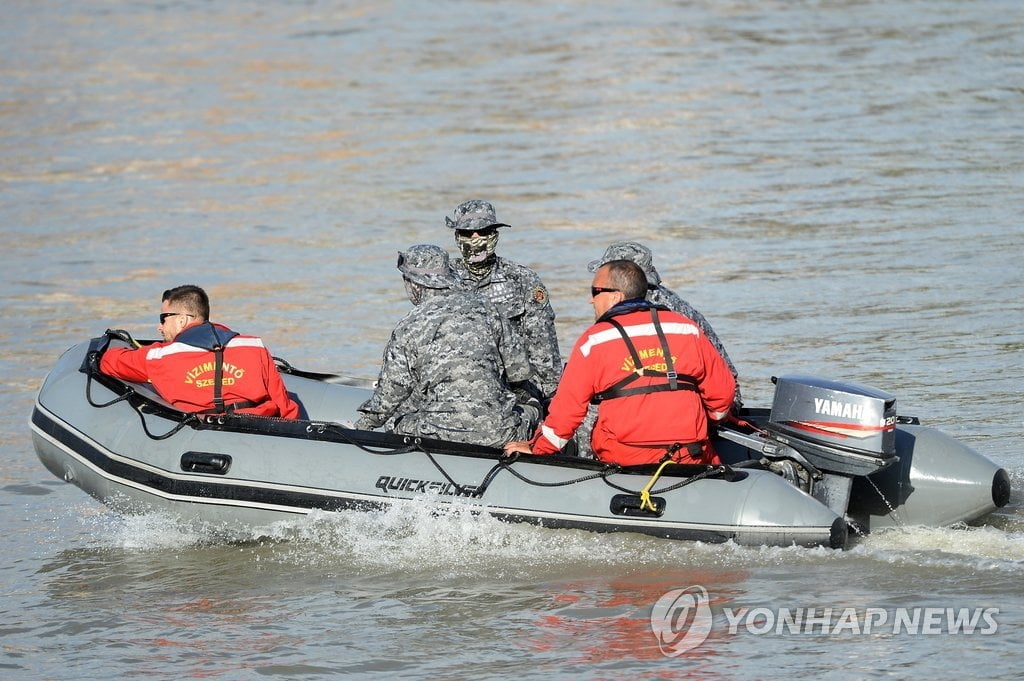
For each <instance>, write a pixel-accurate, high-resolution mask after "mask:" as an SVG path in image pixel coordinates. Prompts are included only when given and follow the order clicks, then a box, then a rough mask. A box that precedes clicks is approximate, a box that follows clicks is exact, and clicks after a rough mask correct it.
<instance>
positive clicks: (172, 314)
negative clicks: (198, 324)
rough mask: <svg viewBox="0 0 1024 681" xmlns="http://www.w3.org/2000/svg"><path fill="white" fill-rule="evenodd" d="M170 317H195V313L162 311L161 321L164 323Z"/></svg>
mask: <svg viewBox="0 0 1024 681" xmlns="http://www.w3.org/2000/svg"><path fill="white" fill-rule="evenodd" d="M168 317H195V315H194V314H188V313H187V312H161V313H160V323H161V324H163V323H164V322H166V321H167V319H168Z"/></svg>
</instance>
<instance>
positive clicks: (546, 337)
mask: <svg viewBox="0 0 1024 681" xmlns="http://www.w3.org/2000/svg"><path fill="white" fill-rule="evenodd" d="M445 222H446V223H447V225H448V227H450V228H451V229H454V230H455V243H456V245H458V247H459V252H460V253H461V254H462V258H460V259H457V260H455V261H453V262H452V267H453V268H454V269H455V272H456V273H457V274H458V275H459V277H460V278H461V279H462V281H463V284H464V285H465V286H467V287H468V288H471V289H475V290H476V291H478V292H479V293H481V294H482V295H483V296H484V297H485V298H487V299H488V300H490V301H491V302H492V303H494V306H495V307H497V308H498V310H499V311H500V312H502V313H503V314H504V315H505V317H506V318H507V319H508V320H509V323H510V324H511V325H512V330H513V331H515V332H516V333H517V334H519V337H520V338H521V339H522V343H523V346H524V347H525V348H526V353H527V355H528V356H529V359H530V366H531V367H532V368H533V374H534V375H533V379H532V381H533V383H534V385H535V386H536V387H537V388H538V389H539V391H540V392H541V393H542V397H550V396H551V395H552V394H554V392H555V388H556V387H558V379H559V378H560V377H561V375H562V356H561V354H560V352H559V349H558V338H557V336H556V335H555V312H554V310H552V309H551V302H550V300H549V299H548V290H547V289H546V288H545V287H544V284H543V283H542V282H541V280H540V277H539V276H537V273H536V272H534V271H533V270H531V269H530V268H529V267H526V266H525V265H520V264H518V263H515V262H512V261H511V260H506V259H505V258H502V257H500V256H498V255H496V254H495V252H494V250H495V247H496V246H497V244H498V228H499V227H508V226H509V225H507V224H505V223H504V222H498V219H497V217H496V216H495V213H494V206H492V205H491V204H489V203H488V202H486V201H466V202H465V203H462V204H460V205H459V206H458V207H457V208H456V209H455V213H454V219H453V218H449V217H446V218H445Z"/></svg>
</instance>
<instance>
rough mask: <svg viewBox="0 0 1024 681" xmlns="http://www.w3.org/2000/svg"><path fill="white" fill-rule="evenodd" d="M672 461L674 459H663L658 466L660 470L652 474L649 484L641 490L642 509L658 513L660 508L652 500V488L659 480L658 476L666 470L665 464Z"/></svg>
mask: <svg viewBox="0 0 1024 681" xmlns="http://www.w3.org/2000/svg"><path fill="white" fill-rule="evenodd" d="M670 463H672V459H665V460H664V461H662V462H661V465H660V466H658V470H656V471H654V475H652V476H651V479H650V481H649V482H648V483H647V486H646V487H644V488H643V489H642V490H640V510H641V511H651V512H652V513H657V511H658V509H656V508H655V507H654V502H653V501H651V488H652V487H654V483H656V482H658V478H660V477H661V472H662V471H663V470H665V466H667V465H669V464H670Z"/></svg>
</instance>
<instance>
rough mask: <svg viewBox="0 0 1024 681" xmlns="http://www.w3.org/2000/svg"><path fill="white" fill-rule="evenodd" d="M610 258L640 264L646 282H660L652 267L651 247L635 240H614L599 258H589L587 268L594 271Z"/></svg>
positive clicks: (610, 259) (654, 284)
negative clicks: (645, 276)
mask: <svg viewBox="0 0 1024 681" xmlns="http://www.w3.org/2000/svg"><path fill="white" fill-rule="evenodd" d="M612 260H631V261H633V262H635V263H636V264H637V265H639V266H640V269H642V270H643V271H644V274H646V275H647V283H648V284H650V285H651V286H657V285H658V284H660V283H661V277H660V276H658V270H656V269H654V255H652V254H651V249H649V248H647V247H646V246H643V245H641V244H638V243H637V242H635V241H616V242H615V243H613V244H612V245H611V246H609V247H608V248H606V249H605V251H604V255H603V256H601V258H600V259H599V260H591V261H590V264H589V265H587V269H588V270H590V271H591V272H596V271H597V268H598V267H600V266H601V265H604V264H605V263H609V262H611V261H612Z"/></svg>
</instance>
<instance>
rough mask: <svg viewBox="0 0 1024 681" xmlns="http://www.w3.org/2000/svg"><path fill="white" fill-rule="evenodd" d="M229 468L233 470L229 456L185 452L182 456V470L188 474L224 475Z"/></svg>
mask: <svg viewBox="0 0 1024 681" xmlns="http://www.w3.org/2000/svg"><path fill="white" fill-rule="evenodd" d="M229 468H231V457H230V456H229V455H228V454H215V453H213V452H185V453H184V454H182V455H181V470H183V471H185V472H187V473H212V474H215V475H224V474H225V473H227V472H228V469H229Z"/></svg>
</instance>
